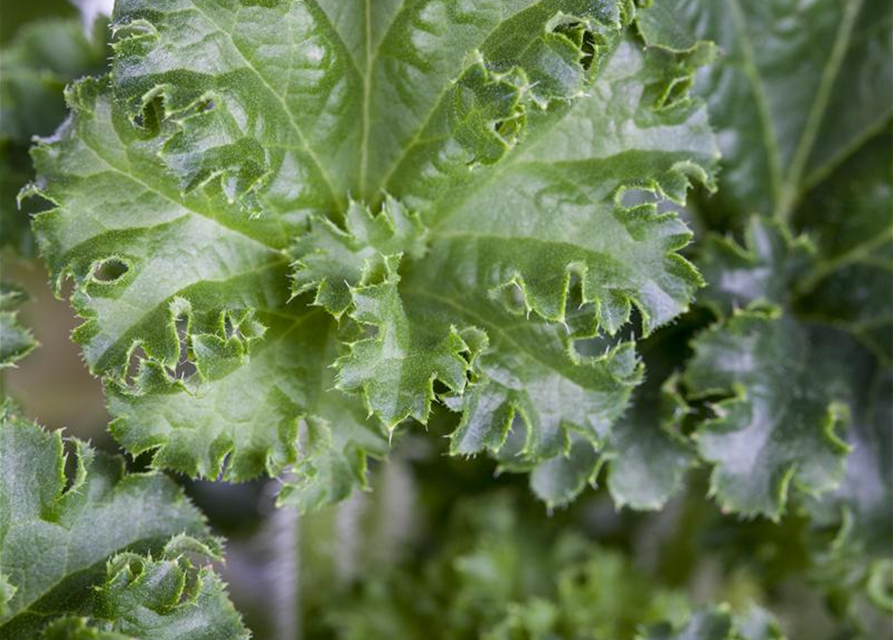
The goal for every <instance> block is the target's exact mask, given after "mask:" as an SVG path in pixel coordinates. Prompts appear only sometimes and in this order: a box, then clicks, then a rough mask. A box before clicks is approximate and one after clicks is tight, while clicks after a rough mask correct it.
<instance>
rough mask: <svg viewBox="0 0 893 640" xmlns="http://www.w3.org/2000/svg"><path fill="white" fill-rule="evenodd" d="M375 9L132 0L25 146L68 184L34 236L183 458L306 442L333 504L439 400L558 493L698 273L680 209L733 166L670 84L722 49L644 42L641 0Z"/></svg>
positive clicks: (108, 361)
mask: <svg viewBox="0 0 893 640" xmlns="http://www.w3.org/2000/svg"><path fill="white" fill-rule="evenodd" d="M360 9H361V10H358V11H347V10H346V9H345V8H344V7H343V6H342V5H341V4H339V3H335V2H296V1H291V0H281V1H275V2H270V3H267V2H264V3H249V4H246V3H240V2H235V1H234V0H221V1H214V2H212V1H210V0H164V1H163V2H151V3H150V2H146V1H145V0H127V1H123V2H119V3H118V5H117V7H116V11H115V15H114V16H113V22H114V28H115V31H116V33H117V36H118V37H117V41H116V42H115V44H114V50H115V55H114V60H113V66H112V73H111V76H110V77H109V78H107V79H99V80H90V81H85V82H82V83H80V84H78V85H76V86H75V87H74V88H73V89H72V90H70V92H69V102H70V104H71V106H72V108H73V111H74V115H73V118H72V120H71V121H70V122H69V123H68V124H67V125H66V126H65V127H64V128H63V129H62V130H60V132H59V133H58V135H57V136H56V137H55V138H54V139H53V140H48V141H45V142H44V143H42V144H41V145H40V146H39V147H38V148H37V149H36V150H35V151H34V157H35V161H36V163H37V165H38V171H39V180H38V182H37V185H36V187H35V189H34V191H35V192H36V193H38V194H40V195H41V196H43V197H44V198H47V199H48V200H50V201H51V202H53V204H54V205H55V208H54V209H52V210H50V211H47V212H45V213H43V214H41V216H40V217H39V218H38V220H37V222H36V224H35V229H36V230H37V233H38V236H39V239H40V243H41V247H42V250H43V252H44V255H45V256H46V258H47V260H48V262H49V264H50V267H51V270H52V273H53V278H54V281H55V282H56V283H57V286H59V285H61V283H62V282H63V281H64V280H65V279H66V278H69V277H71V278H73V279H74V280H75V283H76V288H75V293H74V294H73V295H72V302H73V304H74V306H75V308H76V310H77V311H78V313H79V314H80V315H81V316H82V317H84V318H85V323H84V324H83V325H82V326H81V327H79V328H78V330H77V331H76V333H75V338H76V340H77V341H78V342H80V343H82V344H83V346H84V353H85V359H86V361H87V363H88V365H89V366H90V367H91V370H92V371H94V372H95V373H96V374H98V375H102V376H103V377H105V378H106V380H107V382H108V384H107V387H108V389H109V397H110V402H109V404H110V407H111V409H112V412H113V413H114V415H115V421H114V423H113V425H112V432H113V433H114V434H115V436H116V438H117V439H118V440H119V441H120V442H121V443H122V444H124V446H125V447H126V448H127V449H128V450H130V451H132V452H139V451H146V450H153V451H154V457H153V464H154V465H155V466H158V467H164V468H172V469H176V470H178V471H182V472H185V473H188V474H190V475H201V476H207V477H214V476H217V475H218V474H220V473H221V472H223V473H224V477H227V478H230V479H234V480H240V479H246V478H250V477H253V476H256V475H258V474H260V473H262V472H267V473H271V474H279V473H282V472H284V471H286V470H288V469H291V468H292V467H293V466H294V465H295V464H298V465H299V467H300V468H302V469H303V472H298V473H296V474H295V473H293V474H292V475H291V477H292V478H293V479H294V478H297V479H300V478H303V480H301V482H309V483H310V484H312V485H313V486H315V487H316V489H312V490H309V489H308V491H309V494H308V495H310V496H311V497H309V498H306V501H307V502H308V503H313V504H316V503H318V501H319V496H320V495H327V496H330V498H331V499H336V498H337V497H344V496H345V495H346V494H347V493H348V492H349V488H350V487H352V486H357V485H359V486H362V485H363V469H364V460H365V455H366V454H367V453H368V454H372V455H381V454H383V452H384V448H383V446H382V439H381V438H382V434H383V433H385V432H387V431H390V430H393V428H394V427H396V425H397V424H399V423H400V422H402V421H403V420H405V419H406V418H410V417H411V418H414V419H415V420H417V421H419V422H423V423H424V422H426V420H427V419H428V417H429V414H430V412H431V409H432V406H433V404H434V403H435V402H437V401H438V400H440V399H443V400H445V401H446V402H447V403H448V404H449V406H450V407H451V408H453V409H455V410H457V411H458V412H460V414H461V415H460V417H459V427H458V431H457V433H456V435H455V436H454V437H453V452H454V453H461V454H466V455H467V454H474V453H478V452H481V451H489V452H491V453H493V454H497V455H499V456H500V459H501V461H502V462H503V464H504V465H505V466H506V468H512V469H517V470H533V469H537V470H536V471H535V472H534V473H535V475H536V477H534V479H533V484H534V487H540V489H541V490H539V491H538V492H539V493H540V494H541V495H543V497H545V498H546V499H547V500H548V501H549V502H550V503H564V502H566V501H568V500H569V499H570V498H571V497H573V495H575V494H576V493H577V492H578V491H579V490H580V489H581V488H582V487H583V486H585V483H586V481H587V480H589V479H591V478H592V477H593V476H594V474H595V472H596V471H597V467H596V462H597V455H596V449H597V448H601V447H602V446H603V445H604V442H605V441H606V438H607V436H608V433H609V432H610V429H611V426H612V424H613V423H614V422H615V421H616V420H617V418H618V417H619V416H620V415H622V413H623V411H624V409H625V407H626V404H627V401H628V398H629V393H630V390H631V389H632V388H633V387H634V386H635V385H636V384H637V383H638V382H639V381H640V380H641V376H642V371H641V366H640V365H639V363H638V361H637V358H636V356H635V351H634V346H633V343H632V342H631V341H630V340H629V338H628V337H623V338H621V337H619V336H618V337H612V338H608V337H606V336H615V335H617V334H618V333H619V332H620V331H621V329H622V328H623V327H624V326H625V325H627V324H629V323H630V320H631V318H632V317H633V314H634V313H636V314H637V315H638V317H639V318H640V319H641V330H642V333H644V334H648V333H650V332H651V331H653V330H654V329H655V328H656V327H659V326H661V325H663V324H666V323H668V322H670V321H671V320H672V319H673V318H675V317H676V316H677V315H678V314H680V313H682V312H683V311H685V310H686V309H687V308H688V305H689V304H690V302H691V299H692V297H693V295H694V291H695V290H696V289H697V288H698V287H699V286H701V284H702V282H701V279H700V277H699V275H698V273H697V272H696V271H695V269H694V268H693V267H692V266H691V264H690V263H689V262H688V261H686V260H685V259H684V258H682V257H681V256H680V255H679V251H680V250H681V249H682V248H683V247H684V246H685V245H687V244H688V242H689V241H690V239H691V233H690V232H689V231H688V229H687V227H686V226H685V224H684V223H683V222H681V221H680V220H679V219H678V217H676V215H675V214H672V213H667V212H665V211H664V208H663V207H662V206H660V205H662V203H663V202H665V201H674V202H677V203H682V202H684V200H685V197H686V192H687V189H688V188H689V185H690V183H691V182H693V181H695V182H701V183H703V184H705V185H706V186H707V187H708V188H710V187H712V185H713V169H714V166H715V164H716V162H717V157H718V154H717V151H716V148H715V145H714V142H713V137H712V133H711V130H710V127H709V125H708V123H707V119H706V111H705V107H704V106H703V104H701V103H700V102H698V101H697V100H693V99H692V98H690V97H689V96H688V95H687V93H686V92H685V90H684V88H683V89H682V90H680V89H679V86H682V87H684V86H685V85H686V83H688V82H689V81H690V79H691V78H692V76H693V74H694V73H695V71H696V69H697V68H698V66H699V65H701V64H703V63H704V62H706V61H707V60H709V58H710V55H711V50H710V48H709V47H699V48H698V49H697V51H694V52H674V51H668V50H657V49H654V50H651V49H649V50H645V48H644V47H643V43H642V41H641V40H640V39H639V38H638V37H637V36H636V35H635V34H633V33H630V28H629V27H630V25H631V23H632V22H633V20H634V17H635V8H634V7H633V5H632V4H631V3H629V2H621V1H619V0H618V1H616V2H615V1H611V2H603V3H591V2H588V1H586V2H584V1H582V0H544V1H542V2H527V1H509V0H487V1H486V2H481V3H473V5H472V4H468V3H463V2H458V1H456V0H449V1H435V0H429V1H425V2H418V3H406V4H405V5H400V6H396V5H393V4H391V3H378V2H376V3H372V2H368V3H365V4H363V5H362V6H361V7H360ZM289 269H290V277H291V285H292V286H291V291H292V294H293V297H292V298H291V299H290V298H289V297H288V290H289V286H288V274H289ZM314 306H319V307H322V309H319V310H316V309H314V308H313V307H314ZM325 312H328V315H331V316H332V318H334V319H329V318H328V316H327V314H326V313H325ZM626 331H627V334H628V333H629V331H630V330H629V329H627V330H626ZM589 338H593V339H594V340H595V341H596V343H597V344H598V345H599V346H598V349H599V350H600V351H599V352H598V353H593V354H592V355H581V352H579V351H578V350H577V348H576V346H575V344H574V343H575V341H577V340H582V339H589ZM331 364H334V365H335V369H334V371H333V372H331V373H332V376H330V372H329V370H328V369H327V367H328V366H329V365H331ZM333 387H337V389H340V390H341V391H344V392H346V395H339V392H337V391H333V390H332V388H333ZM364 408H365V409H366V410H367V412H368V413H369V414H370V416H369V417H367V416H364V415H363V409H364ZM516 415H517V416H518V420H517V421H515V419H514V416H516ZM513 422H516V424H514V425H513ZM301 425H303V426H301ZM382 427H384V428H382ZM510 432H511V435H512V441H511V442H510V443H509V444H508V445H506V442H507V441H508V440H509V436H510ZM302 433H303V434H304V435H305V436H307V437H308V438H309V439H308V440H307V441H306V442H304V443H303V445H302V443H301V439H302V435H301V434H302ZM618 442H620V441H619V440H618ZM302 447H303V448H304V449H306V450H307V451H313V452H314V453H313V454H311V455H309V456H303V454H302V453H301V451H300V450H301V449H302ZM320 447H322V449H320ZM503 449H505V451H502V453H498V452H500V451H501V450H503ZM616 454H617V455H618V456H622V455H623V452H622V451H621V450H620V448H618V450H617V452H616ZM310 459H313V460H315V461H316V462H314V463H310V462H309V460H310ZM326 461H327V462H326ZM336 462H337V464H336ZM545 463H548V464H545ZM326 464H335V466H337V467H338V469H339V471H338V472H337V473H333V474H332V473H329V472H328V471H326V470H325V468H324V467H325V465H326ZM541 464H545V466H540V465H541ZM299 467H295V468H294V469H292V470H293V471H294V470H296V469H298V468H299ZM307 474H309V475H307ZM310 476H313V478H315V480H312V481H311V480H310V479H309V478H310ZM319 482H321V483H323V485H324V486H325V488H321V487H320V486H319V485H318V484H316V483H319ZM308 486H309V485H308ZM318 492H322V493H321V494H320V493H318ZM290 499H296V500H298V502H301V503H304V502H305V497H301V498H297V497H296V494H292V497H291V498H290Z"/></svg>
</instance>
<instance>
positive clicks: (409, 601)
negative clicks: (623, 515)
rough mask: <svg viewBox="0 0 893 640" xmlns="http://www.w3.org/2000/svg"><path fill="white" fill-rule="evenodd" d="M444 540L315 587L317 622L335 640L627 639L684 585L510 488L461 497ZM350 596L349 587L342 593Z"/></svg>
mask: <svg viewBox="0 0 893 640" xmlns="http://www.w3.org/2000/svg"><path fill="white" fill-rule="evenodd" d="M439 524H440V525H441V528H445V529H446V532H445V533H446V536H445V538H444V539H445V541H446V543H445V544H444V545H442V546H440V547H435V549H437V551H436V552H435V553H432V552H431V546H430V543H431V540H430V538H429V539H428V540H427V541H426V543H425V544H424V545H423V547H425V548H424V549H420V550H419V557H418V558H413V559H412V560H411V561H409V562H404V563H400V564H397V563H394V562H386V563H384V564H383V566H381V567H379V568H376V569H373V570H372V571H371V572H370V575H369V576H368V577H365V578H363V579H362V580H359V581H357V583H356V584H348V585H345V588H344V590H342V591H339V590H337V589H336V590H334V592H331V591H330V592H326V591H321V590H320V591H314V592H313V593H311V594H309V595H308V600H309V601H310V602H312V606H314V607H316V608H318V610H319V611H321V612H325V615H324V616H320V617H321V618H323V619H324V624H323V630H322V631H321V633H320V635H324V634H325V631H330V632H331V631H334V632H335V636H336V637H338V638H341V639H343V640H348V639H354V638H356V639H360V638H364V639H367V640H378V639H382V640H384V639H385V638H393V637H399V638H401V639H404V638H405V639H406V640H415V639H417V638H418V639H422V638H428V637H430V635H431V629H432V628H433V627H432V625H436V628H437V629H438V635H439V636H441V637H445V638H485V639H486V640H510V639H514V638H531V639H537V640H549V639H553V638H558V639H561V640H564V639H567V640H576V639H578V638H580V639H583V638H618V639H623V640H632V638H633V637H634V635H635V633H636V630H637V629H638V628H640V627H641V626H642V625H651V624H654V623H656V622H659V621H670V622H672V623H674V624H675V623H679V622H682V621H684V620H685V618H686V617H687V616H688V614H689V605H688V603H687V601H686V599H685V597H684V596H683V595H682V593H680V592H678V591H676V590H673V589H670V588H668V587H666V586H664V585H662V584H660V582H659V581H657V580H655V579H653V577H652V576H648V575H645V574H644V573H642V572H640V571H638V570H637V569H636V567H634V566H633V565H632V564H631V562H630V561H629V559H628V558H627V557H626V556H625V555H624V554H623V553H621V552H619V551H617V550H614V549H609V548H606V547H601V546H598V545H594V544H592V543H591V542H589V541H587V540H585V539H584V538H583V537H582V536H578V535H577V534H576V533H574V532H572V531H570V530H564V531H563V532H562V533H561V534H560V535H559V536H557V537H556V536H555V531H554V528H553V526H549V524H548V523H547V521H545V520H543V519H542V518H537V517H535V516H533V515H532V514H528V513H526V512H525V511H524V510H523V508H522V506H521V504H519V501H513V500H511V499H510V497H509V495H506V494H495V495H489V496H479V497H478V498H477V499H475V500H468V499H462V500H459V501H458V502H457V503H455V508H454V509H452V510H451V516H450V520H449V521H448V522H446V523H443V522H441V523H439ZM348 593H349V594H351V596H349V597H348V596H347V594H348Z"/></svg>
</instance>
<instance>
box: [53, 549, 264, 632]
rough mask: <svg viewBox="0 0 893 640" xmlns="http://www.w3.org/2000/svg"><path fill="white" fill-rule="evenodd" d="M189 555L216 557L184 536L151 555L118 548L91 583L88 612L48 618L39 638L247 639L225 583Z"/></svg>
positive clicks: (212, 551)
mask: <svg viewBox="0 0 893 640" xmlns="http://www.w3.org/2000/svg"><path fill="white" fill-rule="evenodd" d="M184 552H189V553H190V555H191V557H192V558H196V557H198V558H199V559H205V558H206V559H207V560H208V561H211V560H220V557H219V555H218V554H217V553H216V551H215V550H213V549H211V548H210V547H208V546H206V545H204V544H202V543H199V542H197V541H196V540H193V539H190V538H188V537H185V536H177V537H175V538H173V539H171V540H170V542H168V544H167V545H166V546H165V548H164V550H163V551H162V553H161V556H160V557H159V558H158V559H154V558H153V557H152V556H151V555H150V556H141V555H138V554H135V553H122V554H118V555H116V556H114V557H112V558H110V559H109V561H108V563H107V564H106V577H105V581H104V583H102V584H101V585H99V586H97V587H95V590H96V592H95V594H94V595H93V604H92V606H93V607H94V608H95V611H96V612H97V613H96V614H94V615H93V616H90V617H86V616H77V617H76V616H67V617H62V618H59V619H57V620H56V621H54V622H52V623H51V624H50V625H48V626H47V628H46V629H45V630H44V632H43V636H41V637H42V638H45V639H46V640H53V639H55V638H59V639H60V640H62V639H66V638H100V639H105V638H109V639H114V640H117V639H119V638H121V639H125V638H126V639H127V640H155V639H156V638H157V639H159V640H165V639H170V640H174V639H176V638H181V637H183V636H182V634H183V630H184V629H189V630H190V631H189V637H190V638H196V640H230V639H231V640H247V639H248V637H249V634H248V631H247V630H246V629H245V628H244V627H243V626H242V622H241V619H240V617H239V614H238V613H237V612H236V610H235V609H233V606H232V604H231V603H230V602H229V600H228V599H227V596H226V592H225V585H224V584H223V582H222V581H221V580H220V578H219V577H218V576H217V574H216V573H214V571H213V569H212V568H211V566H210V565H209V564H204V565H202V566H200V567H196V566H194V565H193V562H192V560H191V559H190V558H189V557H187V556H186V555H184Z"/></svg>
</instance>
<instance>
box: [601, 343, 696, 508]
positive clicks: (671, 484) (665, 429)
mask: <svg viewBox="0 0 893 640" xmlns="http://www.w3.org/2000/svg"><path fill="white" fill-rule="evenodd" d="M646 368H647V369H648V371H649V372H650V374H649V376H650V377H649V378H648V379H646V381H645V384H643V385H642V386H641V387H639V388H638V389H636V392H635V395H634V396H633V402H632V406H631V407H630V411H629V413H628V414H626V415H625V416H624V417H623V418H622V419H621V420H620V422H619V423H618V424H617V426H616V427H615V428H614V431H613V434H612V437H611V439H610V441H609V444H608V446H607V448H606V451H605V454H604V457H605V458H606V460H607V461H608V474H607V486H608V490H609V491H610V492H611V497H613V498H614V503H615V504H616V505H617V506H618V507H619V506H629V507H631V508H633V509H638V510H646V509H660V508H662V507H663V506H664V504H666V502H667V500H669V499H670V498H671V497H672V496H673V495H675V494H676V493H677V492H678V491H679V489H680V488H681V487H682V481H683V479H684V477H685V474H686V472H687V471H688V470H689V469H691V468H692V467H693V466H694V465H695V463H696V461H697V457H696V455H695V452H694V450H693V447H692V446H691V443H690V442H689V441H688V439H687V438H685V437H684V436H683V435H682V430H681V427H682V421H683V419H684V418H685V416H686V415H687V414H688V412H689V408H688V405H687V404H686V402H685V400H684V399H683V397H682V394H681V393H680V392H679V389H678V388H677V387H678V381H677V380H676V379H675V378H669V379H666V380H663V381H661V379H660V378H657V377H651V376H655V373H654V371H653V369H652V367H650V366H649V365H648V362H647V360H646ZM661 383H662V384H661Z"/></svg>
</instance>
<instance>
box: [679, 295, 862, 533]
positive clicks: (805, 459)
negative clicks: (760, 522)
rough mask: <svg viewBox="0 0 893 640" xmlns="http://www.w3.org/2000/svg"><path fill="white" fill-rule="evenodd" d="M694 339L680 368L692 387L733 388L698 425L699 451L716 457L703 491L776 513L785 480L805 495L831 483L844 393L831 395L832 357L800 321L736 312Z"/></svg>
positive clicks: (747, 508)
mask: <svg viewBox="0 0 893 640" xmlns="http://www.w3.org/2000/svg"><path fill="white" fill-rule="evenodd" d="M693 346H694V350H695V355H694V357H693V359H692V360H691V362H690V363H689V365H688V367H687V369H686V371H685V375H684V381H685V383H686V385H687V386H688V388H689V389H690V391H691V392H692V393H693V394H695V395H697V396H701V397H707V396H710V395H714V394H734V395H733V397H732V398H730V399H727V400H723V401H720V402H718V403H716V405H715V407H714V410H715V412H716V416H717V417H716V418H714V419H712V420H709V421H707V422H706V423H705V424H704V425H703V426H702V427H701V428H700V429H699V431H698V432H697V443H698V448H699V450H700V453H701V455H702V456H703V458H704V459H705V460H707V461H708V462H710V463H711V464H713V465H714V471H713V475H712V476H711V493H713V494H714V495H715V496H716V497H717V499H718V500H719V502H720V504H721V505H722V506H723V507H724V508H725V509H729V510H732V511H735V512H737V513H740V514H742V515H744V516H754V515H764V516H768V517H770V518H772V519H778V518H780V517H781V514H782V513H783V512H784V508H785V503H786V501H787V497H788V491H789V486H790V485H791V484H792V483H793V486H794V487H795V488H796V489H798V490H799V491H802V492H804V493H806V494H808V495H813V496H816V495H820V494H822V493H825V492H827V491H829V490H831V489H834V488H836V487H837V486H838V485H839V483H840V481H841V479H842V478H843V472H844V458H845V456H846V453H847V452H848V451H849V447H848V446H847V445H846V444H845V443H844V442H843V441H842V440H841V439H840V436H839V435H838V433H837V431H838V428H839V427H840V425H841V423H842V422H844V420H845V417H846V411H845V408H844V405H843V404H841V402H842V401H843V400H845V398H840V397H836V396H835V393H834V386H833V384H832V381H833V380H834V370H833V363H830V362H828V361H827V360H825V359H824V358H823V354H822V353H821V351H820V350H818V349H815V348H813V346H812V345H811V344H810V336H809V333H808V332H807V330H806V329H805V328H804V327H802V326H801V325H799V324H797V323H796V322H794V321H793V320H791V319H790V318H788V317H786V316H781V317H773V316H772V315H769V314H766V313H760V312H756V311H745V312H738V313H735V314H733V315H732V316H731V317H730V318H729V319H728V320H726V321H724V322H722V323H719V324H717V325H715V326H714V327H712V328H710V329H708V330H707V331H705V332H704V333H702V334H701V335H700V336H699V337H698V338H697V339H696V340H695V342H694V344H693ZM822 375H826V376H827V379H825V380H824V381H822V384H815V383H814V379H818V380H822V378H821V376H822ZM829 391H830V393H829Z"/></svg>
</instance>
